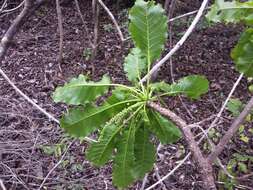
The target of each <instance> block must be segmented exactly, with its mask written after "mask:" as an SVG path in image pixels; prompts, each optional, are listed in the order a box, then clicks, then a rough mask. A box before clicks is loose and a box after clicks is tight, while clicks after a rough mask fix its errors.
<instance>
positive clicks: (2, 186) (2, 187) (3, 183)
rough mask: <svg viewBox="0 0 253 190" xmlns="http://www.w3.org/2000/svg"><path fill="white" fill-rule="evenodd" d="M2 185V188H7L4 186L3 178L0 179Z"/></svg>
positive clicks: (4, 189)
mask: <svg viewBox="0 0 253 190" xmlns="http://www.w3.org/2000/svg"><path fill="white" fill-rule="evenodd" d="M0 187H1V188H2V190H6V187H5V186H4V182H3V180H1V179H0Z"/></svg>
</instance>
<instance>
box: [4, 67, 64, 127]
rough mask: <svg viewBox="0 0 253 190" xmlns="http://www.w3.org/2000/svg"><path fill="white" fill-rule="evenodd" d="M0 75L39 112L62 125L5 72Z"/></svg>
mask: <svg viewBox="0 0 253 190" xmlns="http://www.w3.org/2000/svg"><path fill="white" fill-rule="evenodd" d="M0 74H1V75H2V76H3V78H4V79H5V80H6V81H7V82H8V83H9V84H10V85H11V86H12V88H13V89H14V90H15V91H16V92H17V93H18V94H19V95H21V96H22V97H23V98H24V99H25V100H26V101H28V102H29V103H30V104H32V105H33V106H34V107H35V108H36V109H37V110H39V111H40V112H42V113H43V114H44V115H46V116H47V117H48V118H49V119H50V120H52V121H54V122H56V123H58V124H59V123H60V122H59V121H58V120H57V119H56V118H55V117H54V116H53V115H51V114H50V113H48V112H47V111H45V110H44V109H43V108H41V107H40V106H39V105H38V104H36V103H35V102H34V101H33V100H32V99H31V98H29V97H28V96H27V95H25V94H24V93H23V92H22V91H21V90H20V89H19V88H18V87H17V86H16V85H15V84H14V83H13V82H12V81H11V80H10V78H9V77H8V76H7V75H6V74H5V73H4V72H3V70H2V69H0Z"/></svg>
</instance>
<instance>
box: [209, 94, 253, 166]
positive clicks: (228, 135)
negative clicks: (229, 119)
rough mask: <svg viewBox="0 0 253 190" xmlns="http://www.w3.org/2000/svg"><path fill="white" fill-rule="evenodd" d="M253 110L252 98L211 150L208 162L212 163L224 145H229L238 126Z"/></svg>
mask: <svg viewBox="0 0 253 190" xmlns="http://www.w3.org/2000/svg"><path fill="white" fill-rule="evenodd" d="M252 109H253V97H252V98H251V99H250V101H249V102H248V103H247V105H246V106H245V108H244V110H243V111H242V112H241V114H240V115H239V116H238V117H237V118H236V119H235V120H234V122H233V123H232V125H231V127H230V128H229V130H228V131H227V132H226V134H225V135H224V136H223V137H222V139H221V140H220V142H219V144H218V145H216V147H215V148H214V149H213V151H212V153H211V154H210V155H209V156H208V159H209V161H210V162H213V161H214V160H215V159H216V158H217V157H218V156H219V154H220V153H221V152H222V151H223V150H224V148H225V147H226V145H227V144H228V143H229V141H230V139H231V138H232V137H233V136H234V134H235V133H236V131H237V130H238V129H239V127H240V125H241V124H242V123H243V122H244V121H245V118H246V117H247V116H248V115H249V114H250V112H251V111H252Z"/></svg>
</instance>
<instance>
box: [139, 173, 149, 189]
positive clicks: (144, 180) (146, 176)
mask: <svg viewBox="0 0 253 190" xmlns="http://www.w3.org/2000/svg"><path fill="white" fill-rule="evenodd" d="M147 181H148V173H147V174H146V175H145V176H144V178H143V180H142V184H141V188H140V190H144V189H145V186H146V184H147Z"/></svg>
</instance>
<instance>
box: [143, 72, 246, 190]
mask: <svg viewBox="0 0 253 190" xmlns="http://www.w3.org/2000/svg"><path fill="white" fill-rule="evenodd" d="M242 77H243V74H241V75H240V76H239V77H238V79H237V80H236V82H235V83H234V85H233V87H232V89H231V90H230V92H229V95H228V97H227V98H226V100H225V102H224V104H223V105H222V108H221V109H220V111H219V113H218V114H217V115H216V117H215V119H214V121H213V122H212V124H211V125H210V126H209V127H208V129H207V130H206V131H205V133H208V132H209V131H210V129H212V128H213V127H215V125H216V123H217V121H218V120H217V118H220V117H221V115H222V113H223V112H224V110H225V108H226V105H227V103H228V101H229V99H230V98H231V96H232V95H233V93H234V91H235V90H236V87H237V86H238V84H239V83H240V81H241V79H242ZM213 117H214V116H211V118H213ZM208 119H209V118H208ZM203 121H206V120H203ZM201 122H202V121H201ZM201 122H197V123H194V124H190V125H189V126H191V127H194V126H196V125H200V124H201ZM205 133H204V134H205ZM204 139H205V135H203V136H202V137H201V138H200V140H199V141H198V144H199V143H201V142H202V141H203V140H204ZM190 155H191V152H190V153H189V154H187V156H186V157H185V158H184V159H183V161H184V162H185V161H186V160H187V158H188V157H189V156H190ZM184 162H180V163H179V164H178V165H177V166H176V167H175V168H174V169H173V170H172V171H173V172H172V171H171V172H169V173H168V174H167V175H166V176H164V177H163V178H162V179H161V180H159V181H158V182H156V183H155V184H153V185H152V186H150V187H149V188H147V189H146V190H150V189H152V188H154V187H156V186H157V185H158V184H160V183H162V182H163V181H164V180H166V179H167V178H168V177H170V176H171V175H173V173H174V172H175V171H176V170H177V169H178V168H179V167H180V166H181V165H182V164H183V163H184Z"/></svg>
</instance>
